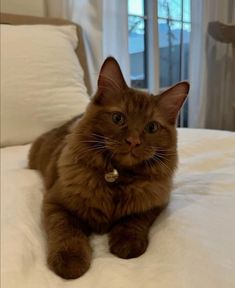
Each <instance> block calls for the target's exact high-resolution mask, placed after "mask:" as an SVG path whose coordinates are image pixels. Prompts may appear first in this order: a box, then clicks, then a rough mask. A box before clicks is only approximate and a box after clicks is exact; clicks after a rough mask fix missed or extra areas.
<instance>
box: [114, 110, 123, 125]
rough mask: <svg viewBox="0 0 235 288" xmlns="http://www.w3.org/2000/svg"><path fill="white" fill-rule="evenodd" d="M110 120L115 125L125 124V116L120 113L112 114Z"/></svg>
mask: <svg viewBox="0 0 235 288" xmlns="http://www.w3.org/2000/svg"><path fill="white" fill-rule="evenodd" d="M112 120H113V122H114V123H115V124H117V125H123V124H124V123H125V116H124V115H123V114H122V113H121V112H114V113H113V114H112Z"/></svg>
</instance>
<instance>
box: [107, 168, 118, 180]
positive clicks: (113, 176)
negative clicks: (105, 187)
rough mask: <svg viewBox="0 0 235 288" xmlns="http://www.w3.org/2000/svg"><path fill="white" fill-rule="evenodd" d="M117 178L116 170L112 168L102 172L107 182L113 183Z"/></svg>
mask: <svg viewBox="0 0 235 288" xmlns="http://www.w3.org/2000/svg"><path fill="white" fill-rule="evenodd" d="M118 178H119V173H118V170H117V169H115V168H112V171H110V172H107V173H105V174H104V179H105V181H106V182H108V183H114V182H115V181H116V180H117V179H118Z"/></svg>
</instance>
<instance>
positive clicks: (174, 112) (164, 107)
mask: <svg viewBox="0 0 235 288" xmlns="http://www.w3.org/2000/svg"><path fill="white" fill-rule="evenodd" d="M188 92H189V83H188V82H186V81H184V82H179V83H177V84H176V85H174V86H172V87H171V88H169V89H167V90H166V91H164V92H163V93H161V94H160V95H159V96H158V98H157V106H158V107H159V108H160V110H161V111H163V113H164V116H165V117H166V118H167V120H168V121H169V123H170V124H175V123H176V119H177V116H178V114H179V111H180V109H181V107H182V106H183V104H184V102H185V100H186V98H187V95H188Z"/></svg>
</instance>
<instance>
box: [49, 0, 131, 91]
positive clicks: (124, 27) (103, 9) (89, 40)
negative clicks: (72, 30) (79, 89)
mask: <svg viewBox="0 0 235 288" xmlns="http://www.w3.org/2000/svg"><path fill="white" fill-rule="evenodd" d="M127 7H128V5H127V0H121V1H116V0H46V11H47V12H46V13H47V16H50V17H61V18H65V19H69V20H71V21H73V22H75V23H78V24H80V25H81V27H82V29H83V33H84V38H85V39H84V40H85V48H86V53H87V60H88V67H89V73H90V79H91V84H92V92H93V93H94V92H95V89H96V82H97V78H98V74H99V69H100V67H101V65H102V62H103V61H104V59H105V58H106V57H107V56H114V57H115V58H116V59H117V60H118V62H119V64H120V66H121V69H122V71H123V74H124V77H125V79H126V81H127V83H129V81H130V63H129V55H128V18H127Z"/></svg>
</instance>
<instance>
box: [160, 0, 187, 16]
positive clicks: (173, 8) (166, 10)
mask: <svg viewBox="0 0 235 288" xmlns="http://www.w3.org/2000/svg"><path fill="white" fill-rule="evenodd" d="M181 12H182V0H158V17H163V18H171V19H174V20H181V18H182V15H181V14H182V13H181Z"/></svg>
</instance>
